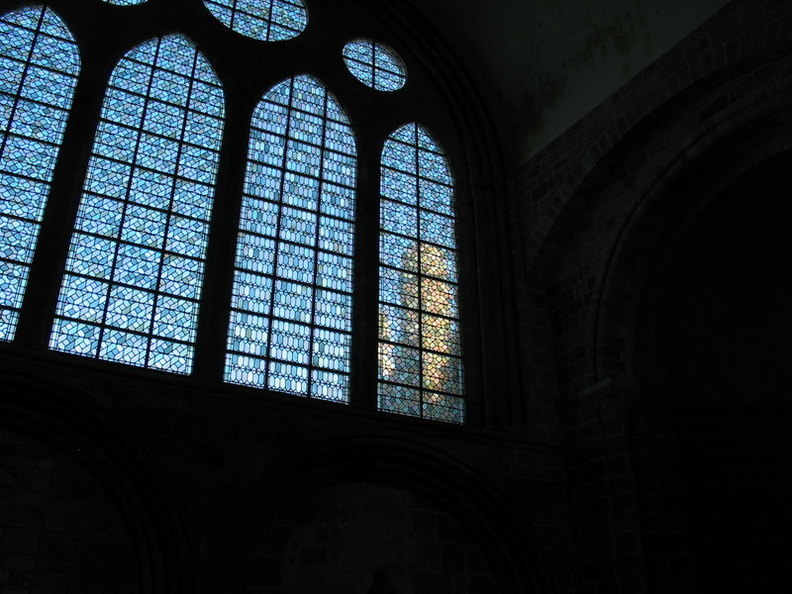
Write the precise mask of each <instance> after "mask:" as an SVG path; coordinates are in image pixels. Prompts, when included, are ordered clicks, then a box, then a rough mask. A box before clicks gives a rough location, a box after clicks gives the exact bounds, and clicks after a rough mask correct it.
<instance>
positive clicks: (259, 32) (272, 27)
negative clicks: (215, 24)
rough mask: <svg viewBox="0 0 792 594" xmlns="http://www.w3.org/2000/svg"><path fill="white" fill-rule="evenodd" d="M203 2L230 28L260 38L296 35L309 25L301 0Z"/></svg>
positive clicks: (282, 38)
mask: <svg viewBox="0 0 792 594" xmlns="http://www.w3.org/2000/svg"><path fill="white" fill-rule="evenodd" d="M204 4H205V5H206V8H208V9H209V12H211V13H212V14H213V15H214V17H215V18H216V19H217V20H218V21H220V22H221V23H223V24H224V25H225V26H226V27H228V28H229V29H231V30H232V31H236V32H237V33H240V34H241V35H245V36H246V37H251V38H253V39H259V40H261V41H283V40H286V39H291V38H293V37H297V35H299V34H300V33H302V32H303V31H304V30H305V27H306V25H307V24H308V13H307V11H306V10H305V5H304V4H303V2H302V0H204Z"/></svg>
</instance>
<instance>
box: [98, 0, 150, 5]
mask: <svg viewBox="0 0 792 594" xmlns="http://www.w3.org/2000/svg"><path fill="white" fill-rule="evenodd" d="M102 2H107V3H108V4H118V5H119V6H132V5H133V4H143V3H144V2H148V0H102Z"/></svg>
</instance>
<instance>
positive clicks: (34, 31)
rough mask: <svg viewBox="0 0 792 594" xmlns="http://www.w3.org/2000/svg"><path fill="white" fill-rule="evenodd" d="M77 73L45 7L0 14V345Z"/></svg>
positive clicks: (13, 311)
mask: <svg viewBox="0 0 792 594" xmlns="http://www.w3.org/2000/svg"><path fill="white" fill-rule="evenodd" d="M79 68H80V57H79V54H78V51H77V45H76V44H75V42H74V38H73V37H72V35H71V33H70V32H69V30H68V29H67V28H66V26H65V25H64V24H63V22H62V21H61V19H60V18H59V17H58V16H57V15H56V14H55V13H54V12H52V11H51V10H49V9H47V8H45V7H43V6H30V7H27V8H21V9H19V10H15V11H13V12H9V13H6V14H4V15H2V16H0V340H12V339H13V338H14V333H15V330H16V326H17V320H18V316H19V308H20V306H21V304H22V297H23V294H24V292H25V287H26V285H27V280H28V275H29V272H30V263H31V261H32V259H33V252H34V250H35V249H36V242H37V239H38V234H39V230H40V227H41V221H42V217H43V214H44V207H45V205H46V202H47V197H48V196H49V192H50V183H51V181H52V174H53V171H54V169H55V161H56V159H57V156H58V151H59V149H60V144H61V141H62V140H63V131H64V129H65V127H66V120H67V118H68V116H69V109H70V107H71V103H72V96H73V94H74V87H75V84H76V81H77V74H78V72H79Z"/></svg>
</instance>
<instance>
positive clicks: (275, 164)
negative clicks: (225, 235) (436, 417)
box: [225, 76, 357, 402]
mask: <svg viewBox="0 0 792 594" xmlns="http://www.w3.org/2000/svg"><path fill="white" fill-rule="evenodd" d="M356 168H357V159H356V148H355V137H354V135H353V133H352V129H351V128H350V125H349V121H348V119H347V117H346V116H345V115H344V112H343V111H342V110H341V108H340V107H339V105H338V103H336V101H335V99H333V97H332V96H331V95H330V94H329V93H328V92H327V90H326V89H325V88H324V87H323V86H322V85H321V84H320V83H318V82H317V81H316V80H315V79H313V78H311V77H310V76H298V77H296V78H293V79H290V80H287V81H284V82H282V83H280V84H278V85H276V86H275V87H273V88H272V89H271V90H270V91H269V92H268V93H267V94H266V95H265V96H264V97H263V99H262V100H261V102H260V103H259V105H258V107H257V108H256V111H255V113H254V114H253V121H252V125H251V133H250V145H249V149H248V165H247V174H246V177H245V187H244V194H243V197H242V212H241V217H240V223H239V236H238V240H237V251H236V266H235V271H234V289H233V295H232V301H231V322H230V327H229V332H228V353H227V356H226V371H225V379H226V381H229V382H232V383H236V384H245V385H249V386H257V387H262V388H269V389H272V390H277V391H280V392H289V393H292V394H298V395H302V396H310V397H313V398H320V399H323V400H331V401H335V402H347V401H348V391H349V388H348V383H349V373H350V363H349V348H350V341H351V328H352V256H353V254H352V248H353V243H354V236H353V229H352V223H353V218H354V209H355V184H356Z"/></svg>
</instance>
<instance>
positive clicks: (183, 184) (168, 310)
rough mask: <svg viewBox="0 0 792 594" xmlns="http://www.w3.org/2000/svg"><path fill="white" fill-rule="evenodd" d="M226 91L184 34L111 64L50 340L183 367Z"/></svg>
mask: <svg viewBox="0 0 792 594" xmlns="http://www.w3.org/2000/svg"><path fill="white" fill-rule="evenodd" d="M223 110H224V108H223V91H222V89H221V87H220V82H219V80H218V79H217V77H216V76H215V74H214V71H213V70H212V68H211V66H210V65H209V63H208V62H207V61H206V59H205V58H204V57H203V56H202V55H201V54H200V53H199V52H198V51H197V50H196V48H195V46H193V44H192V43H190V41H188V40H187V39H186V38H184V37H182V36H181V35H170V36H166V37H162V38H159V39H154V40H151V41H148V42H145V43H143V44H141V45H139V46H138V47H136V48H134V49H132V50H131V51H129V52H128V53H127V54H126V55H125V56H124V57H123V58H122V59H121V61H120V62H119V63H118V65H117V66H116V67H115V70H113V73H112V75H111V77H110V82H109V84H108V87H107V92H106V94H105V98H104V103H103V104H102V111H101V119H100V122H99V128H98V130H97V132H96V137H95V139H94V145H93V149H92V154H91V158H90V161H89V165H88V173H87V176H86V179H85V183H84V186H83V194H82V199H81V201H80V206H79V210H78V212H77V222H76V227H75V231H74V233H73V235H72V239H71V247H70V250H69V255H68V260H67V263H66V274H65V276H64V278H63V284H62V286H61V290H60V296H59V298H58V305H57V311H56V319H55V322H54V325H53V328H52V334H51V336H50V347H51V348H52V349H55V350H58V351H65V352H68V353H74V354H78V355H84V356H87V357H93V358H98V359H104V360H108V361H117V362H120V363H126V364H129V365H137V366H140V367H148V368H152V369H161V370H166V371H171V372H176V373H185V374H186V373H189V372H190V371H191V367H192V356H193V344H194V342H195V329H196V321H197V317H198V298H199V295H200V291H201V283H202V280H203V270H204V253H205V251H206V238H207V231H208V226H209V219H210V215H211V207H212V196H213V194H214V183H215V172H216V170H217V161H218V154H219V150H220V139H221V135H222V128H223Z"/></svg>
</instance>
